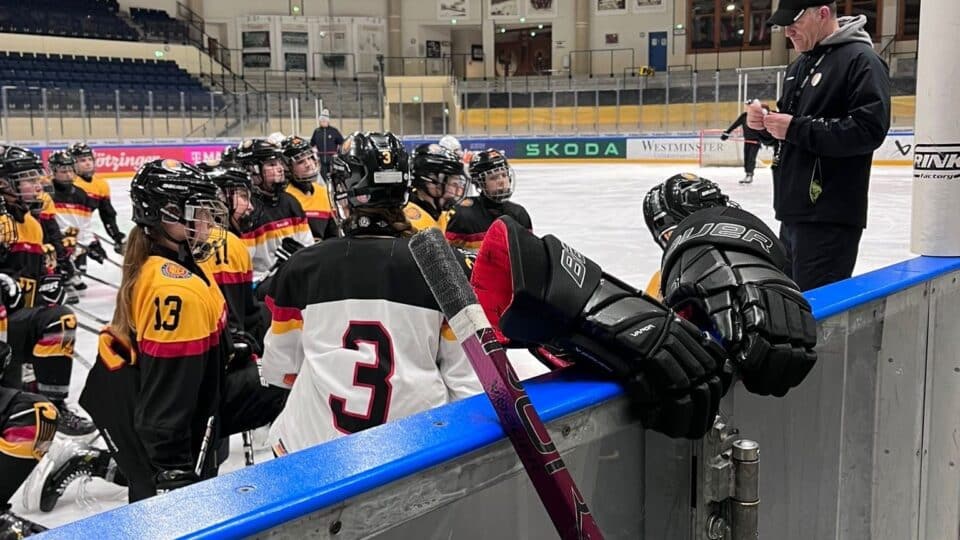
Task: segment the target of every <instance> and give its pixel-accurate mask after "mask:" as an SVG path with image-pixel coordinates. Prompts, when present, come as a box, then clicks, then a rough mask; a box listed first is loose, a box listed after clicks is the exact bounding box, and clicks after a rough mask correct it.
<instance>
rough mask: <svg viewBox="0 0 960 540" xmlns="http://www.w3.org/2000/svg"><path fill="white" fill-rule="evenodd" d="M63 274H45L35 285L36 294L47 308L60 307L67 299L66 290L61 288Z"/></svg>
mask: <svg viewBox="0 0 960 540" xmlns="http://www.w3.org/2000/svg"><path fill="white" fill-rule="evenodd" d="M63 280H64V275H63V274H47V275H45V276H43V277H41V278H40V282H39V283H38V284H37V294H38V295H39V296H40V299H41V300H43V302H44V303H45V304H47V305H49V306H55V305H61V304H63V301H64V300H66V298H67V290H66V288H64V286H63Z"/></svg>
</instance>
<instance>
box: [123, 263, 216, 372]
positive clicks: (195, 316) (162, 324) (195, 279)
mask: <svg viewBox="0 0 960 540" xmlns="http://www.w3.org/2000/svg"><path fill="white" fill-rule="evenodd" d="M132 305H133V325H134V328H136V329H137V335H136V339H137V352H138V354H139V355H140V356H141V357H145V356H146V357H150V358H154V359H165V358H169V359H176V360H185V359H187V358H188V357H203V356H205V355H206V353H207V352H208V351H209V350H210V349H213V348H215V347H218V346H219V343H220V334H221V332H222V331H223V328H224V327H225V326H226V304H225V302H224V299H223V295H222V294H221V293H220V290H219V289H218V288H217V286H216V283H215V282H213V280H210V283H209V284H208V283H207V282H205V281H204V280H203V278H201V277H200V276H198V275H195V274H193V273H192V272H190V271H189V270H187V269H186V268H184V267H183V266H182V265H180V264H179V263H176V262H174V261H171V260H170V259H167V258H165V257H161V256H158V255H153V256H151V257H149V258H148V259H147V261H146V262H145V263H144V265H143V267H142V269H141V270H140V276H139V277H138V278H137V284H136V285H135V286H134V291H133V304H132ZM218 361H219V359H218Z"/></svg>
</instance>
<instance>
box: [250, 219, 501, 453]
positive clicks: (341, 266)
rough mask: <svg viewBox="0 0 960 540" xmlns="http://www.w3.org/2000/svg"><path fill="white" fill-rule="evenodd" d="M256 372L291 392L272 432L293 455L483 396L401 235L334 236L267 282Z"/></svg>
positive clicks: (278, 443)
mask: <svg viewBox="0 0 960 540" xmlns="http://www.w3.org/2000/svg"><path fill="white" fill-rule="evenodd" d="M274 280H275V281H274V283H273V285H272V289H273V290H272V291H271V292H270V295H269V296H268V298H267V304H268V306H269V307H270V310H271V313H272V317H273V322H272V325H271V329H270V331H269V332H268V333H267V336H266V338H265V343H264V350H265V353H264V357H263V375H264V378H265V379H266V381H267V382H268V383H270V384H274V385H277V386H282V387H286V388H291V393H290V396H289V398H288V399H287V404H286V407H285V408H284V410H283V411H282V412H281V413H280V415H279V416H278V417H277V419H276V421H275V422H274V423H273V427H272V428H271V430H270V438H269V440H270V443H271V445H272V446H273V448H274V449H275V450H276V451H277V453H278V454H284V453H289V452H296V451H298V450H302V449H304V448H307V447H310V446H313V445H316V444H319V443H322V442H325V441H328V440H330V439H333V438H335V437H339V436H340V435H345V434H350V433H356V432H358V431H361V430H363V429H367V428H370V427H374V426H378V425H380V424H383V423H385V422H389V421H391V420H396V419H398V418H403V417H405V416H409V415H411V414H415V413H418V412H421V411H424V410H427V409H430V408H433V407H437V406H440V405H443V404H445V403H449V402H450V401H454V400H457V399H460V398H463V397H466V396H470V395H474V394H477V393H479V392H481V391H482V390H483V388H482V386H481V385H480V382H479V380H478V379H477V377H476V374H475V373H474V371H473V368H472V367H471V365H470V363H469V361H468V360H467V358H466V355H465V354H464V352H463V349H462V348H461V346H460V344H459V343H458V342H457V341H456V339H455V338H454V336H453V332H452V331H451V330H450V329H449V327H447V325H446V323H445V321H444V318H443V314H442V313H441V312H440V310H439V308H438V307H437V305H436V302H435V301H434V299H433V296H432V294H431V293H430V291H429V289H428V288H427V285H426V283H424V281H423V277H422V276H421V275H420V272H419V270H417V267H416V265H415V263H414V262H413V258H412V256H411V255H410V250H409V248H408V246H407V240H406V239H401V238H363V239H357V238H350V237H347V238H335V239H331V240H327V241H325V242H323V243H321V244H318V245H315V246H312V247H309V248H307V249H304V250H301V251H300V252H298V253H297V254H296V256H294V257H293V258H291V259H290V261H289V262H288V263H287V264H286V265H285V266H284V267H283V269H282V270H281V271H280V272H279V273H278V274H277V276H276V277H275V278H274Z"/></svg>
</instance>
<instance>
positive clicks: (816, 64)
mask: <svg viewBox="0 0 960 540" xmlns="http://www.w3.org/2000/svg"><path fill="white" fill-rule="evenodd" d="M832 50H833V48H832V47H831V48H829V49H827V50H826V51H824V52H823V54H821V55H820V58H818V59H817V61H816V62H814V64H813V67H811V68H810V69H808V70H807V74H806V76H805V77H804V78H803V81H802V82H801V83H800V86H798V87H797V89H796V90H794V91H793V95H792V96H790V102H789V103H788V104H787V107H786V111H784V112H786V113H787V114H793V112H794V111H793V108H794V106H795V105H796V104H797V102H798V101H799V100H800V94H801V93H803V89H804V88H806V86H807V83H808V82H810V77H811V76H813V74H814V72H816V71H817V68H818V67H820V64H821V63H823V59H824V58H826V57H827V55H828V54H830V51H832Z"/></svg>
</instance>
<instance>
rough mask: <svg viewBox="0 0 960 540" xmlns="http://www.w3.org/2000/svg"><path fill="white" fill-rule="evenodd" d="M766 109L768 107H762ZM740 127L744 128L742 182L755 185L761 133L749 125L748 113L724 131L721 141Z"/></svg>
mask: <svg viewBox="0 0 960 540" xmlns="http://www.w3.org/2000/svg"><path fill="white" fill-rule="evenodd" d="M750 103H751V102H750V101H748V102H747V106H749V105H750ZM762 107H766V105H762ZM766 110H767V112H770V109H769V108H767V109H766ZM738 127H742V128H743V172H744V176H743V180H740V183H741V184H752V183H753V171H754V169H756V168H757V154H759V153H760V133H759V132H758V131H757V130H755V129H752V128H751V127H750V126H748V125H747V112H746V111H744V112H742V113H740V116H738V117H737V119H736V120H734V121H733V123H732V124H730V127H728V128H727V129H725V130H723V135H720V140H721V141H725V140H727V139H729V138H730V133H731V132H733V130H735V129H737V128H738Z"/></svg>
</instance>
